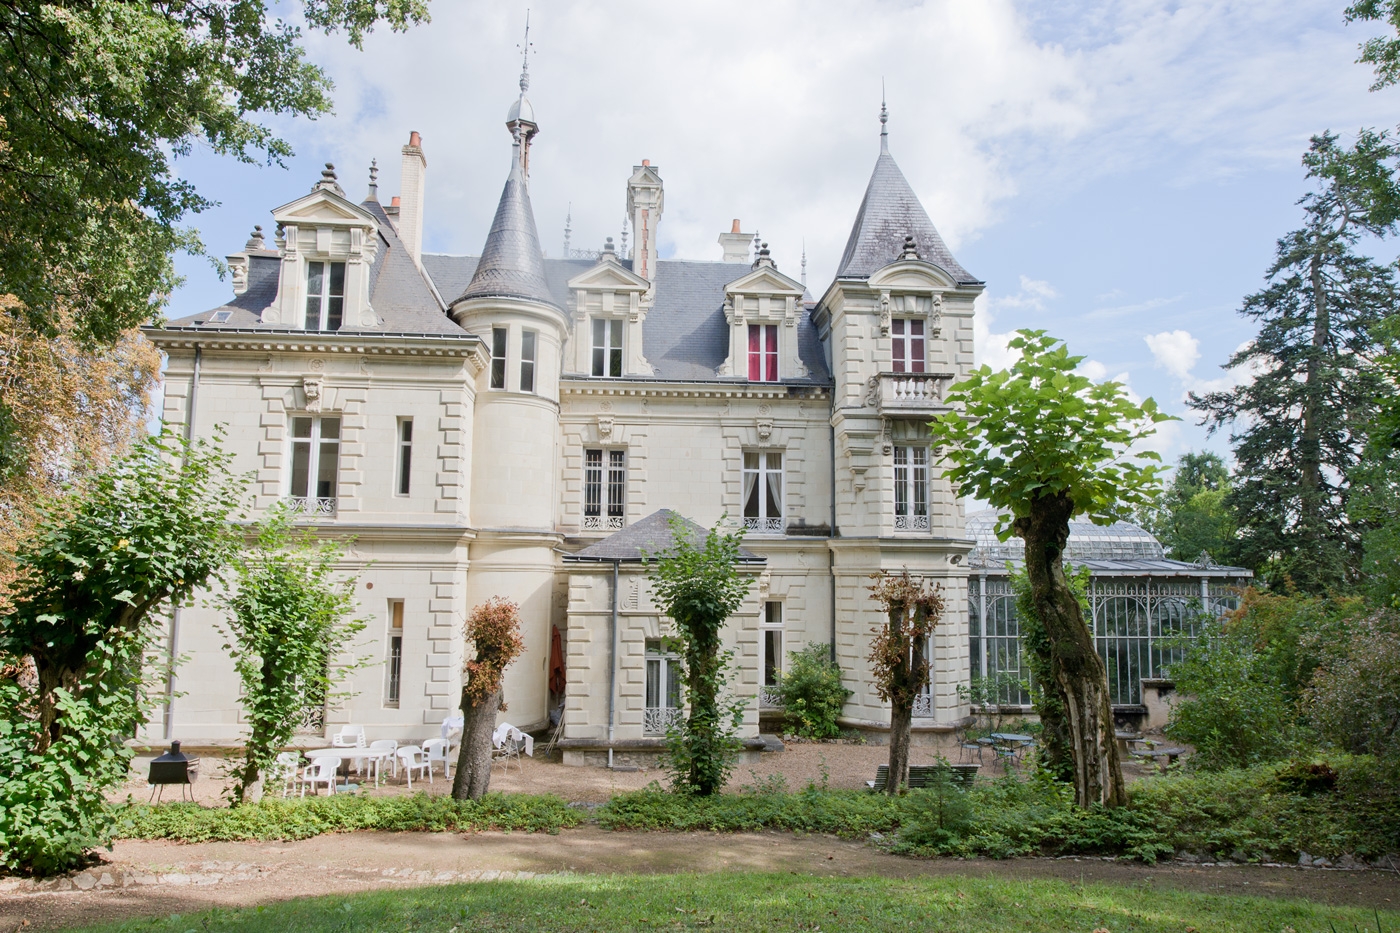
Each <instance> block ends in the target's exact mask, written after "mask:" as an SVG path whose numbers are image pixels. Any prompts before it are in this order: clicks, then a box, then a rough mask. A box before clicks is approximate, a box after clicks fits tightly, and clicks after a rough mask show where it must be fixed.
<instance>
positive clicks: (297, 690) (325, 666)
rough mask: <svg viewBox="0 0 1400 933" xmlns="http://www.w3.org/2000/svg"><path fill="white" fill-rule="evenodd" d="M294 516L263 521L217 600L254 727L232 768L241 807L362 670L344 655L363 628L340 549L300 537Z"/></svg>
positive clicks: (233, 793)
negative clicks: (316, 710) (308, 721)
mask: <svg viewBox="0 0 1400 933" xmlns="http://www.w3.org/2000/svg"><path fill="white" fill-rule="evenodd" d="M293 517H294V516H293V514H292V513H290V512H289V511H287V510H285V509H277V510H274V511H273V512H271V513H270V514H269V515H268V516H267V517H266V518H265V519H264V520H263V521H262V522H261V524H260V525H259V526H258V528H257V537H256V540H255V543H254V546H253V547H252V548H251V549H249V550H247V551H245V552H244V553H243V554H242V555H241V556H240V557H238V558H237V559H236V560H235V561H234V563H233V568H234V575H233V580H232V581H230V586H229V588H228V589H227V590H225V591H224V592H223V593H221V594H220V595H219V596H218V597H216V599H215V604H216V605H217V606H218V607H219V608H220V609H222V610H223V612H224V617H225V618H224V622H223V624H222V629H223V634H224V637H225V638H226V639H227V641H226V642H225V643H224V646H223V647H224V650H225V651H227V652H228V654H229V657H231V658H232V659H233V666H234V670H236V671H237V672H238V677H239V680H240V681H242V683H243V696H242V701H243V710H244V717H245V719H246V721H247V723H248V740H247V744H246V746H245V747H244V751H243V756H242V758H241V759H236V763H234V764H233V765H232V769H233V773H234V774H236V775H237V778H236V780H235V781H234V782H233V784H232V785H231V786H230V788H229V795H230V799H231V800H232V801H234V802H235V803H238V802H242V801H243V800H244V799H246V797H247V795H248V793H249V791H250V789H251V788H252V787H253V785H254V784H255V783H257V782H258V781H260V780H262V779H263V777H264V776H266V775H267V774H268V773H269V772H270V771H271V770H272V769H273V768H274V765H275V763H276V760H277V753H278V752H280V751H281V750H282V749H284V748H286V747H287V745H288V743H290V742H291V740H292V736H293V735H294V734H295V733H296V728H297V725H298V724H299V723H300V722H301V720H302V717H303V715H304V714H305V711H306V709H307V708H308V707H312V706H317V705H321V706H324V705H325V704H327V703H333V702H334V698H335V694H334V689H335V686H336V685H337V684H338V683H339V682H340V681H342V680H343V679H344V678H345V677H346V675H348V674H349V673H350V671H352V670H354V668H355V666H356V665H354V664H344V663H340V659H339V657H338V656H339V655H340V653H341V651H342V650H343V649H344V648H345V646H346V645H347V644H348V643H349V641H350V639H352V638H353V637H354V636H355V635H356V634H358V633H359V632H360V631H362V630H363V629H364V627H365V621H364V620H363V619H351V618H350V614H351V612H353V611H354V606H355V597H354V593H355V582H356V578H355V577H353V576H350V577H341V576H340V575H339V574H338V573H337V568H338V566H339V564H340V563H341V561H342V560H343V558H344V552H343V550H342V549H341V547H340V545H339V544H338V543H336V542H334V541H318V540H317V539H316V537H315V536H314V535H313V534H312V533H311V532H309V531H303V532H300V533H298V532H297V531H296V530H295V529H294V528H293V526H292V519H293Z"/></svg>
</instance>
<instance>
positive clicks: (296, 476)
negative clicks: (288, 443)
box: [288, 415, 340, 515]
mask: <svg viewBox="0 0 1400 933" xmlns="http://www.w3.org/2000/svg"><path fill="white" fill-rule="evenodd" d="M339 467H340V419H339V418H313V417H310V416H305V415H301V416H297V417H294V418H292V475H291V487H290V489H288V494H289V495H290V496H291V499H292V507H293V508H299V509H301V510H302V511H305V512H311V513H314V514H319V515H334V514H335V511H336V477H337V473H338V471H339Z"/></svg>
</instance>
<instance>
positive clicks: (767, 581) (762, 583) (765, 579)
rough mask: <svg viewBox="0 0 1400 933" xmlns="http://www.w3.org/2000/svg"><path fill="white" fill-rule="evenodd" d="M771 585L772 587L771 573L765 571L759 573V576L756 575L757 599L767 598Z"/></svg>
mask: <svg viewBox="0 0 1400 933" xmlns="http://www.w3.org/2000/svg"><path fill="white" fill-rule="evenodd" d="M772 585H773V572H772V571H771V570H767V569H765V570H764V571H763V573H761V574H759V575H758V597H759V599H763V598H765V597H767V595H768V591H769V588H770V587H771V586H772Z"/></svg>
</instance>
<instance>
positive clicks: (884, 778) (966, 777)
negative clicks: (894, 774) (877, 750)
mask: <svg viewBox="0 0 1400 933" xmlns="http://www.w3.org/2000/svg"><path fill="white" fill-rule="evenodd" d="M980 767H982V766H981V765H978V764H971V763H968V764H956V765H954V764H949V765H910V766H909V789H910V790H913V789H915V788H919V787H928V786H929V785H930V784H932V783H934V782H935V781H936V780H937V773H938V772H939V771H943V772H945V773H947V774H948V777H949V779H950V780H951V781H952V782H953V783H954V784H955V785H957V786H958V787H962V788H968V787H971V786H972V782H973V781H974V780H975V779H976V778H977V769H978V768H980ZM889 779H890V766H889V765H880V766H879V767H878V768H876V769H875V780H873V781H866V782H865V786H866V787H868V788H870V789H871V790H872V791H874V792H875V793H877V794H878V793H882V792H883V791H884V789H885V785H886V784H887V783H889Z"/></svg>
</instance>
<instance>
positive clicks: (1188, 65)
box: [169, 0, 1400, 459]
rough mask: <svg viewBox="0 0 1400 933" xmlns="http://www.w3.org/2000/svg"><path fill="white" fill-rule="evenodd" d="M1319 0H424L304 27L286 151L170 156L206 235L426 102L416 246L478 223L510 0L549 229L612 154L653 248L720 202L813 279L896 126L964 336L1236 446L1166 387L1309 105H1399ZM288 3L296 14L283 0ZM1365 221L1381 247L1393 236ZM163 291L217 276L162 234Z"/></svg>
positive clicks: (494, 150) (1345, 122) (1221, 354)
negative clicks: (969, 277)
mask: <svg viewBox="0 0 1400 933" xmlns="http://www.w3.org/2000/svg"><path fill="white" fill-rule="evenodd" d="M1344 6H1345V3H1344V2H1343V0H1332V2H1282V0H1177V2H1161V0H1159V2H1151V0H1105V2H1095V0H1058V2H1055V3H1031V2H1013V0H930V2H924V3H917V2H897V0H878V2H870V0H862V2H858V3H856V2H850V0H773V2H767V3H762V4H756V3H751V2H750V3H737V2H726V0H711V2H707V3H704V4H680V3H676V4H665V3H663V4H658V3H655V2H645V3H643V2H636V0H607V2H592V0H580V2H565V0H530V2H529V3H526V2H516V0H497V2H493V3H489V4H488V3H482V2H464V0H432V2H431V4H430V11H431V13H432V17H433V19H432V22H431V23H429V24H426V25H422V26H418V27H416V28H414V29H412V30H410V31H408V32H406V33H401V34H396V33H391V32H388V31H381V32H377V33H375V34H373V35H371V36H370V37H369V38H368V39H367V40H366V42H365V46H364V50H363V51H357V50H355V49H354V48H352V47H350V46H349V45H348V44H347V43H346V42H345V41H344V39H343V37H339V36H323V35H321V34H318V33H308V34H307V36H306V46H307V49H308V57H309V58H310V60H311V61H313V62H315V63H317V64H318V65H320V66H321V67H323V68H324V69H325V70H326V72H327V73H328V74H329V75H330V77H331V78H332V80H333V81H334V83H335V92H334V97H335V101H336V108H335V113H334V115H331V116H327V117H323V118H321V119H319V120H316V121H308V120H304V119H299V120H291V119H283V118H277V117H274V118H269V119H268V121H267V122H268V125H270V126H272V127H273V128H274V129H275V130H276V131H277V132H278V133H279V135H281V136H282V137H283V138H285V139H287V140H288V141H289V142H290V143H291V144H292V145H293V147H294V148H295V150H296V156H295V157H294V158H292V159H290V160H288V163H287V165H286V167H280V166H262V165H256V166H250V165H242V164H238V163H234V162H231V161H229V160H227V159H222V158H219V157H216V156H214V155H212V154H210V153H209V152H208V151H207V150H202V149H199V148H198V147H196V149H195V151H194V152H193V153H192V154H191V155H190V156H189V157H186V158H182V159H180V160H179V161H177V163H176V170H177V172H178V173H179V174H180V175H181V176H182V177H184V178H186V179H188V180H190V181H192V182H193V183H194V184H195V185H196V187H197V188H198V190H199V191H200V192H201V193H202V194H204V195H205V196H206V197H210V198H212V199H214V200H215V201H217V202H219V204H218V206H216V207H214V208H212V209H210V210H208V211H206V212H205V213H203V214H200V215H197V216H196V217H194V218H192V219H191V220H192V224H193V226H195V227H196V228H197V229H198V230H199V231H200V233H201V235H202V237H203V239H204V242H205V244H206V246H207V248H208V250H209V252H210V253H211V254H213V255H216V256H221V255H224V254H227V253H232V252H235V251H237V250H239V249H241V248H242V245H243V242H244V240H245V239H246V238H247V236H248V233H249V231H250V230H251V229H252V226H253V225H254V224H262V225H263V226H264V227H265V228H267V229H269V230H270V229H271V215H270V211H271V210H272V209H273V208H275V207H277V206H279V205H281V204H284V203H287V202H289V201H291V200H293V199H295V198H297V197H300V196H301V195H303V194H305V193H306V192H307V191H309V190H310V189H311V186H312V185H313V184H314V183H315V182H316V181H317V180H319V178H320V171H321V168H322V163H325V162H332V163H334V164H335V165H336V167H337V170H338V173H339V178H340V181H341V184H342V185H343V186H344V187H345V189H346V191H347V193H348V194H349V195H350V196H351V197H352V198H355V199H359V198H360V197H362V196H363V195H364V193H365V190H366V183H367V179H368V166H369V163H370V160H371V159H377V160H378V162H379V167H380V179H379V181H380V184H379V192H380V198H381V200H382V201H385V202H387V201H388V198H389V197H390V196H391V195H393V194H395V193H397V192H398V190H399V189H398V176H399V161H400V156H399V149H400V147H401V146H402V145H403V144H404V143H405V142H407V140H408V135H409V132H410V131H412V130H416V131H418V132H420V133H421V134H422V138H423V148H424V151H425V153H426V156H427V160H428V169H427V200H426V203H427V207H426V210H425V221H424V224H425V230H424V238H425V244H424V248H425V251H428V252H448V253H459V254H476V253H478V252H479V251H480V249H481V244H482V243H483V241H484V240H485V236H486V231H487V228H488V227H489V225H490V221H491V217H492V214H493V213H494V210H495V205H496V201H497V199H498V198H499V196H500V191H501V186H502V185H503V184H504V181H505V177H506V174H507V170H508V168H509V159H510V136H509V134H508V132H507V131H506V129H505V127H504V120H505V114H506V109H507V108H508V107H509V105H510V103H511V102H512V101H513V100H514V99H515V97H516V95H517V94H518V86H517V82H518V81H519V75H520V61H521V57H520V46H521V42H522V33H523V31H524V24H525V18H526V10H527V7H528V8H529V10H530V14H529V15H530V24H531V29H530V43H531V46H532V54H531V59H530V67H529V70H530V92H529V97H530V99H531V102H532V103H533V105H534V109H535V114H536V117H537V119H538V121H539V123H540V127H541V133H540V135H539V137H538V138H537V139H536V141H535V144H534V146H533V148H532V150H531V182H530V185H531V199H532V202H533V205H534V210H535V219H536V223H537V225H538V227H539V230H540V236H541V239H542V241H543V245H544V249H545V252H546V254H547V255H556V256H557V255H560V254H561V253H562V250H563V245H564V244H563V237H564V225H565V219H566V216H570V217H571V218H572V231H573V234H572V245H573V246H574V247H575V248H591V249H596V248H599V247H600V246H601V245H602V242H603V239H604V237H607V236H612V237H614V238H615V239H616V238H618V237H620V235H621V230H622V225H623V216H624V210H625V203H626V188H625V186H626V180H627V178H628V176H629V175H630V174H631V169H632V166H634V165H637V164H640V162H641V160H642V159H644V158H645V159H649V160H650V161H651V164H652V165H653V166H655V167H656V168H657V169H658V170H659V171H660V173H661V175H662V177H663V179H664V182H665V191H666V195H665V196H666V202H665V213H664V215H663V217H662V219H661V222H660V225H659V228H658V236H659V242H660V251H661V255H662V257H663V258H668V257H675V258H684V259H716V260H717V259H719V258H720V247H719V246H718V244H717V237H718V235H719V234H720V233H721V232H725V231H728V230H729V228H730V224H731V222H732V220H733V219H734V218H739V219H740V220H741V221H742V225H743V229H744V230H745V231H757V232H758V233H759V234H760V235H761V236H762V238H763V239H764V240H765V241H767V242H768V243H769V244H770V248H771V249H772V253H773V257H774V259H775V260H776V261H777V263H778V265H779V268H780V269H781V270H782V271H784V272H787V273H789V274H792V275H794V276H796V275H797V274H798V272H799V270H800V265H801V259H802V254H803V250H804V248H805V251H806V256H807V263H808V264H807V273H808V283H809V287H810V290H811V291H812V293H813V294H814V295H817V296H820V295H821V293H822V291H823V290H824V289H825V287H826V285H827V284H828V283H829V282H830V280H831V276H832V274H833V272H834V270H835V266H836V263H837V261H838V259H839V258H840V254H841V250H842V248H843V247H844V245H845V241H846V238H847V236H848V235H849V232H850V228H851V224H852V222H853V220H854V216H855V211H856V208H857V207H858V206H859V203H860V199H861V195H862V194H863V192H864V190H865V186H866V183H867V181H868V180H869V176H870V172H871V170H872V169H873V167H874V163H875V158H876V155H877V154H878V151H879V122H878V116H879V110H880V102H881V95H882V88H883V94H884V96H885V100H886V101H887V103H888V107H889V114H890V119H889V131H890V149H891V152H892V153H893V154H894V157H895V159H896V161H898V163H899V165H900V167H901V168H902V170H903V171H904V174H905V176H906V177H907V178H908V179H909V181H910V183H911V184H912V185H913V187H914V190H915V191H916V192H917V193H918V194H919V196H920V198H921V199H922V201H923V204H924V206H925V208H926V209H927V210H928V213H929V215H930V217H931V218H932V219H933V222H934V224H935V226H937V227H938V229H939V231H940V232H941V233H942V235H943V237H944V238H945V240H947V242H948V244H949V246H950V247H951V249H952V250H953V253H954V255H955V256H957V258H958V260H959V261H960V262H961V263H962V265H963V266H964V267H965V268H967V269H968V270H969V271H971V272H972V273H973V274H974V275H976V276H978V277H979V278H981V279H983V280H985V281H986V283H987V286H986V291H985V293H984V294H983V296H982V297H981V298H979V299H978V304H977V319H976V326H977V353H978V361H979V362H985V363H988V364H990V365H992V366H993V367H1000V366H1004V365H1006V364H1007V363H1008V362H1009V356H1008V353H1007V350H1006V346H1005V344H1006V340H1007V338H1008V336H1009V335H1010V334H1011V332H1013V331H1014V330H1015V329H1017V328H1022V327H1037V328H1044V329H1047V330H1049V331H1050V333H1052V334H1053V335H1055V336H1057V337H1061V338H1063V339H1065V340H1066V341H1067V342H1068V344H1069V346H1070V348H1071V350H1072V351H1073V352H1075V353H1076V354H1082V355H1083V356H1085V357H1086V359H1085V362H1084V363H1083V364H1082V367H1081V369H1082V371H1083V372H1085V373H1086V374H1088V375H1090V376H1091V377H1093V378H1095V379H1108V378H1111V379H1116V380H1118V381H1121V382H1124V383H1126V384H1127V385H1128V386H1129V389H1130V391H1131V392H1132V394H1133V395H1134V397H1146V396H1149V395H1150V396H1152V397H1154V398H1155V399H1156V400H1157V401H1158V402H1159V403H1160V404H1161V405H1162V407H1163V408H1164V409H1165V410H1166V411H1168V412H1170V413H1173V414H1177V415H1180V416H1182V418H1183V420H1182V421H1180V422H1172V423H1169V424H1166V425H1164V426H1162V428H1161V429H1160V430H1159V433H1158V436H1157V437H1156V438H1154V439H1153V440H1152V441H1151V442H1150V446H1152V447H1154V448H1155V449H1157V450H1159V451H1160V452H1161V453H1162V454H1163V455H1164V456H1165V457H1167V458H1168V459H1174V458H1175V457H1177V456H1178V455H1180V454H1181V453H1183V452H1184V451H1186V450H1190V449H1202V448H1209V449H1214V450H1216V451H1218V452H1220V453H1228V442H1227V439H1226V438H1225V437H1223V436H1221V435H1217V436H1215V437H1214V438H1208V437H1207V435H1206V431H1205V429H1204V428H1202V427H1200V426H1199V425H1198V424H1197V423H1196V422H1197V420H1198V416H1196V415H1195V414H1194V413H1192V412H1190V411H1189V410H1188V409H1187V407H1186V405H1185V394H1186V393H1187V392H1188V391H1191V390H1195V391H1202V390H1208V389H1211V388H1220V387H1227V386H1229V385H1231V384H1233V383H1234V382H1235V381H1237V380H1238V379H1241V378H1244V376H1243V375H1241V374H1239V373H1235V372H1231V371H1228V370H1226V369H1224V368H1223V365H1222V364H1224V363H1225V361H1226V360H1227V359H1228V358H1229V356H1230V355H1231V354H1232V353H1233V352H1234V351H1235V350H1237V349H1238V348H1240V347H1241V346H1242V345H1243V344H1245V343H1246V342H1247V341H1248V340H1249V339H1250V338H1251V337H1252V336H1253V329H1252V328H1251V326H1250V324H1249V322H1248V321H1246V320H1244V319H1243V318H1241V317H1240V316H1239V315H1238V313H1237V309H1238V308H1239V307H1240V304H1241V300H1242V299H1243V297H1244V296H1245V295H1248V294H1250V293H1251V292H1254V291H1257V290H1259V289H1260V288H1262V287H1263V284H1264V273H1265V271H1266V270H1267V268H1268V265H1269V262H1270V260H1271V258H1272V253H1273V249H1274V244H1275V241H1276V240H1277V239H1278V237H1280V236H1281V235H1283V234H1284V233H1285V232H1287V231H1288V230H1290V229H1293V228H1295V227H1297V226H1299V224H1300V220H1301V217H1302V213H1301V209H1300V208H1299V207H1298V206H1297V203H1296V202H1297V199H1298V198H1299V197H1300V196H1302V195H1303V194H1305V193H1306V192H1307V191H1308V190H1309V189H1308V182H1307V180H1306V179H1305V177H1304V173H1303V170H1302V168H1301V164H1300V159H1301V156H1302V153H1303V152H1304V151H1305V150H1306V148H1307V145H1308V140H1309V137H1310V136H1311V135H1312V134H1315V133H1319V132H1322V131H1324V130H1329V129H1330V130H1332V131H1334V132H1337V133H1339V134H1341V135H1342V137H1343V139H1344V140H1347V139H1350V138H1351V137H1353V136H1354V135H1355V133H1356V132H1357V130H1358V129H1360V128H1362V127H1394V126H1396V124H1397V123H1400V88H1391V89H1388V90H1386V91H1381V92H1375V93H1372V92H1369V91H1368V87H1369V85H1370V83H1371V81H1372V79H1373V76H1372V74H1371V71H1370V69H1369V68H1368V67H1366V66H1363V65H1358V64H1356V63H1355V59H1356V57H1357V54H1358V53H1357V46H1358V45H1359V44H1360V43H1361V42H1363V41H1364V40H1365V38H1366V37H1367V36H1369V35H1372V34H1375V33H1376V32H1377V27H1374V26H1371V25H1369V24H1352V25H1347V24H1346V23H1345V22H1344V19H1343V14H1342V10H1343V8H1344ZM282 9H283V12H284V13H286V14H288V15H292V16H294V15H295V14H296V6H295V5H289V6H286V7H284V8H282ZM1394 253H1395V249H1394V247H1393V246H1392V245H1390V244H1381V246H1380V252H1379V253H1378V255H1379V256H1380V257H1381V258H1383V259H1385V260H1391V259H1393V258H1394ZM177 266H178V268H179V271H180V272H181V274H182V275H184V276H185V284H184V285H183V286H182V287H181V288H180V289H179V290H178V291H176V292H175V293H174V295H173V296H172V299H171V306H170V309H169V313H170V316H172V317H178V316H183V315H185V314H191V313H194V312H196V311H200V310H204V309H206V308H209V307H213V306H216V305H219V304H222V303H224V302H225V301H226V300H227V299H228V297H230V296H231V289H230V286H229V284H228V283H227V282H224V281H220V279H219V277H218V275H217V274H216V272H215V271H214V270H213V269H212V268H211V266H210V264H209V262H208V260H207V259H204V258H201V257H181V258H180V259H179V260H178V262H177Z"/></svg>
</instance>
